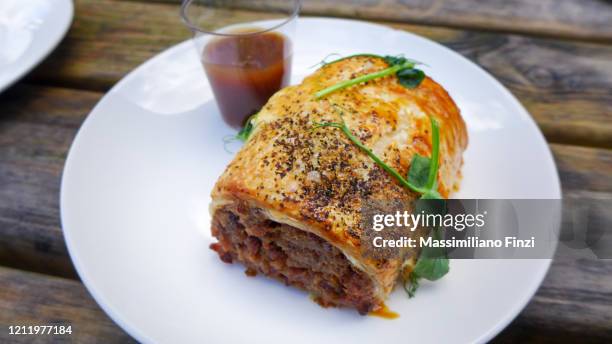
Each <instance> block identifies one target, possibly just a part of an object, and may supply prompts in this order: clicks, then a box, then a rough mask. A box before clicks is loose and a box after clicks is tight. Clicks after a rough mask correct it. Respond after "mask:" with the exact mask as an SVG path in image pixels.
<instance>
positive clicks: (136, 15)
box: [28, 0, 612, 148]
mask: <svg viewBox="0 0 612 344" xmlns="http://www.w3.org/2000/svg"><path fill="white" fill-rule="evenodd" d="M76 8H77V13H76V19H75V22H74V25H73V27H72V29H71V30H70V32H69V34H68V37H67V38H66V39H65V40H64V42H63V43H62V44H61V46H60V49H58V50H57V51H56V52H55V53H53V54H52V56H51V57H50V58H49V59H47V61H46V62H45V63H43V64H42V65H41V66H40V67H39V68H37V69H36V71H35V72H34V73H33V74H32V75H31V76H30V77H29V79H28V80H29V81H30V82H35V83H41V84H46V85H53V86H64V87H73V88H85V89H92V90H97V91H104V90H107V89H108V88H109V87H110V86H112V85H113V84H114V83H115V82H117V81H118V80H119V79H120V78H122V77H123V76H124V75H125V74H126V73H127V72H129V71H130V70H132V69H133V68H135V67H136V66H137V65H139V64H140V63H142V62H143V61H144V60H146V59H147V58H149V57H151V56H153V55H155V54H156V53H158V52H159V51H161V50H163V49H165V48H166V47H168V46H170V45H172V44H174V43H177V42H180V41H183V40H185V39H188V38H189V37H190V33H189V32H188V30H187V29H186V28H184V27H183V24H182V23H181V22H180V20H179V18H178V13H177V11H178V7H177V6H176V5H168V4H146V3H134V2H113V1H109V0H77V6H76ZM263 15H264V14H262V13H259V12H249V11H231V12H227V13H225V14H222V15H219V16H217V17H216V20H218V21H219V23H229V22H235V21H249V20H256V19H260V18H262V16H263ZM128 18H129V19H128ZM390 25H392V26H394V27H396V28H399V29H403V30H407V31H411V32H414V33H417V34H419V35H423V36H425V37H429V38H431V39H433V40H435V41H438V42H440V43H442V44H444V45H446V46H448V47H450V48H452V49H454V50H456V51H458V52H459V53H461V54H463V55H464V56H466V57H468V58H469V59H471V60H472V61H475V62H476V63H478V64H479V65H481V66H483V67H484V68H485V69H487V70H488V71H489V72H490V73H491V74H493V75H494V76H496V77H497V78H498V79H499V80H500V81H501V82H502V83H503V84H505V85H506V86H507V87H508V88H509V89H510V90H511V91H512V92H513V93H514V94H515V95H516V96H517V97H518V98H519V99H520V101H521V102H522V103H523V104H524V105H525V106H526V108H527V109H528V110H529V111H530V113H531V114H532V115H533V116H534V118H535V119H536V121H537V122H538V124H539V125H540V127H541V128H542V130H543V132H544V134H545V136H546V138H547V139H548V140H549V141H551V142H559V143H569V144H575V145H590V146H598V147H607V148H611V147H612V121H610V119H611V118H612V92H609V90H612V46H605V45H598V44H587V43H577V42H565V41H557V40H552V39H539V38H531V37H524V36H516V35H502V34H490V33H481V32H472V31H460V30H451V29H442V28H432V27H424V26H412V25H402V24H393V23H391V24H390ZM322 39H324V38H322Z"/></svg>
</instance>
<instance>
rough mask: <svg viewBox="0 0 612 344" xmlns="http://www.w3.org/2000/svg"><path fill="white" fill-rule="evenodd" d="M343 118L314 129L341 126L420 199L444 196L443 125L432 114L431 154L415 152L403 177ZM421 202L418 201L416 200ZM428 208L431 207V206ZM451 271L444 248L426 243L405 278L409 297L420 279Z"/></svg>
mask: <svg viewBox="0 0 612 344" xmlns="http://www.w3.org/2000/svg"><path fill="white" fill-rule="evenodd" d="M340 119H341V122H315V123H314V126H313V130H316V129H318V128H323V127H333V128H338V129H340V130H342V132H343V133H344V135H346V137H347V138H348V139H349V140H350V141H351V142H352V143H353V144H354V145H355V146H357V147H358V148H359V149H361V150H362V151H363V152H365V153H366V154H367V155H368V156H369V157H370V158H371V159H372V160H374V162H376V164H378V165H379V166H380V167H381V168H382V169H384V170H385V171H387V172H388V173H389V174H390V175H392V176H393V177H394V178H395V179H396V180H397V181H398V182H399V183H400V184H401V185H402V186H404V187H406V188H407V189H409V190H411V191H414V192H417V193H420V194H421V197H420V199H421V200H442V201H443V198H442V196H441V195H440V194H439V193H438V191H437V188H438V183H437V175H438V169H439V158H440V157H439V156H440V126H439V124H438V121H437V120H436V119H435V118H433V117H431V116H430V117H429V119H430V122H431V142H432V149H431V157H429V158H428V157H424V156H421V155H419V154H415V155H414V156H413V158H412V162H411V164H410V169H409V171H408V175H407V178H404V177H403V176H402V175H401V174H400V173H399V172H398V171H397V170H395V169H394V168H393V167H391V166H389V165H388V164H386V163H385V162H384V161H382V159H380V158H379V157H378V156H377V155H376V154H374V152H372V150H371V149H369V148H368V147H367V146H365V145H364V144H363V143H362V142H361V141H360V140H359V139H358V138H357V137H356V136H355V135H353V133H352V132H351V130H350V128H349V127H348V126H347V125H346V122H345V121H344V118H343V117H342V112H340ZM417 205H418V203H417ZM428 211H431V209H429V210H428ZM432 235H433V239H434V240H440V237H441V232H440V229H439V228H435V229H433V231H432ZM448 271H449V261H448V256H447V254H446V251H445V250H444V248H439V247H424V248H423V249H422V250H421V254H420V256H419V259H418V260H417V263H416V265H415V267H414V269H413V270H412V272H411V273H410V276H409V277H408V278H407V279H406V281H404V288H405V290H406V292H407V293H408V296H409V297H413V296H414V294H415V293H416V290H417V289H418V287H419V280H420V279H422V278H424V279H427V280H429V281H436V280H438V279H440V278H442V277H443V276H444V275H446V274H447V273H448Z"/></svg>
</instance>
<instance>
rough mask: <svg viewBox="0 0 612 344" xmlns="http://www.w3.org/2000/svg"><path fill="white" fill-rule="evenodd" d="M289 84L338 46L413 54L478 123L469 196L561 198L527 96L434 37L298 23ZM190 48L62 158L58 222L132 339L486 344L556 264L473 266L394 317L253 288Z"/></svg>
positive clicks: (209, 105)
mask: <svg viewBox="0 0 612 344" xmlns="http://www.w3.org/2000/svg"><path fill="white" fill-rule="evenodd" d="M298 28H299V29H298V33H297V40H296V42H297V45H296V53H295V57H294V72H295V73H294V74H295V78H294V79H293V82H297V81H299V80H300V79H301V78H302V77H303V76H304V75H306V74H308V73H310V72H311V71H312V69H309V68H308V66H312V65H313V64H315V63H317V62H318V61H320V60H321V59H322V58H323V57H325V56H326V55H328V54H329V53H331V52H336V53H340V54H349V53H358V52H373V53H378V54H398V53H405V54H406V56H409V57H411V58H414V59H417V60H420V61H425V62H426V63H427V64H428V67H426V68H425V69H426V72H427V73H428V74H429V75H431V76H432V77H433V78H434V79H436V80H438V81H439V82H441V83H442V85H444V86H445V87H446V88H447V89H448V90H449V92H450V94H451V95H452V96H453V98H454V99H455V100H456V101H457V103H458V105H459V107H460V108H461V110H462V112H463V115H464V118H465V120H466V122H467V124H468V130H469V136H470V144H469V149H468V150H467V152H466V153H465V167H464V180H463V186H462V190H461V192H460V194H458V195H456V196H457V197H464V198H560V188H559V179H558V176H557V171H556V168H555V164H554V162H553V159H552V157H551V154H550V151H549V149H548V146H547V144H546V142H545V141H544V138H543V136H542V134H541V133H540V131H538V128H537V127H536V125H535V124H534V122H533V120H532V119H531V117H530V116H529V114H528V113H527V112H526V111H525V109H524V108H523V107H522V106H521V105H520V104H519V103H518V102H517V100H516V99H515V98H514V97H513V96H512V95H511V94H510V93H509V92H508V91H507V90H506V89H505V88H504V87H503V86H502V85H501V84H499V82H497V81H496V80H495V79H493V78H492V77H491V76H490V75H489V74H487V73H486V72H484V71H483V70H482V69H480V68H479V67H477V66H476V65H475V64H473V63H471V62H470V61H468V60H466V59H465V58H463V57H461V56H460V55H458V54H456V53H454V52H452V51H451V50H449V49H447V48H444V47H443V46H441V45H438V44H436V43H434V42H432V41H429V40H427V39H424V38H421V37H418V36H415V35H412V34H409V33H406V32H400V31H395V30H392V29H390V28H387V27H383V26H378V25H373V24H367V23H363V22H357V21H349V20H337V19H317V18H309V19H300V21H299V23H298ZM231 133H233V132H232V130H230V129H229V128H228V127H227V126H225V125H224V124H223V122H222V121H221V119H220V117H219V114H218V110H217V109H216V106H215V105H214V101H213V98H212V95H211V91H210V89H209V86H208V84H207V82H206V81H205V78H204V74H203V72H202V68H201V66H200V64H199V62H198V59H197V56H196V53H195V50H194V48H193V45H192V43H191V42H184V43H181V44H179V45H177V46H175V47H173V48H171V49H168V50H167V51H165V52H164V53H162V54H160V55H158V56H156V57H155V58H153V59H151V60H149V61H148V62H146V63H145V64H144V65H142V66H141V67H139V68H138V69H136V70H135V71H134V72H132V73H130V75H128V76H127V77H126V78H125V79H123V80H122V81H121V82H120V83H119V84H117V85H116V86H115V87H114V88H113V89H112V90H111V91H110V92H109V93H108V94H107V95H106V96H105V97H104V98H103V99H102V100H101V101H100V103H99V104H98V105H97V106H96V108H95V109H94V110H93V111H92V113H91V114H90V115H89V117H88V118H87V120H86V121H85V123H84V124H83V127H82V128H81V130H80V131H79V134H78V135H77V137H76V139H75V141H74V143H73V145H72V148H71V150H70V154H69V156H68V159H67V162H66V167H65V169H64V176H63V180H62V190H61V213H62V224H63V228H64V234H65V237H66V242H67V245H68V248H69V250H70V254H71V256H72V259H73V261H74V264H75V265H76V268H77V270H78V272H79V275H80V276H81V278H82V280H83V282H84V283H85V285H86V286H87V287H88V289H89V291H90V292H91V293H92V295H93V296H94V298H95V299H96V300H97V301H98V303H99V304H100V305H101V306H102V308H104V310H105V311H106V312H108V314H109V315H110V316H111V317H112V318H113V319H114V320H115V321H116V322H117V323H118V324H119V325H121V326H122V327H123V328H124V329H126V330H127V331H128V332H129V333H130V334H131V335H133V336H134V337H136V338H137V339H139V340H141V341H145V342H158V343H195V342H199V343H201V342H207V343H221V342H223V343H233V342H246V341H252V342H266V343H276V342H283V343H284V342H287V341H289V342H291V343H319V342H323V343H325V342H332V341H333V342H336V343H380V342H386V343H390V342H392V341H398V342H399V341H402V342H405V341H411V342H417V343H434V342H447V341H453V342H482V341H485V340H488V339H490V338H492V337H493V336H494V335H495V334H497V333H498V332H499V331H500V330H501V329H502V328H503V327H504V326H506V325H507V324H508V323H509V322H510V321H511V320H512V319H513V318H514V317H515V316H516V315H517V314H518V312H519V311H520V310H521V309H522V308H523V307H524V306H525V304H526V303H527V302H528V301H529V299H530V298H531V296H532V295H533V294H534V292H535V291H536V289H537V288H538V286H539V284H540V282H541V281H542V278H543V277H544V275H545V273H546V271H547V269H548V266H549V264H550V261H549V260H503V261H501V260H463V261H453V262H451V272H450V274H449V275H448V276H447V277H445V278H444V279H443V280H441V281H439V282H436V283H425V284H424V285H423V286H422V287H421V289H420V290H419V291H418V295H417V297H416V298H413V299H408V298H407V297H406V296H405V294H404V292H403V291H402V290H401V288H400V289H396V290H395V292H394V293H393V294H392V295H391V298H390V300H389V301H388V305H389V306H390V308H391V309H393V310H395V311H397V312H399V313H400V314H401V317H400V318H399V319H397V320H383V319H380V318H375V317H362V316H359V315H358V314H357V312H355V311H354V310H338V309H323V308H321V307H319V306H318V305H316V304H315V303H314V302H312V301H311V300H310V299H309V298H308V296H307V295H306V293H304V292H301V291H297V290H296V289H293V288H288V287H285V286H284V285H282V284H281V283H278V282H276V281H271V280H268V279H266V278H263V277H257V278H247V277H245V275H244V273H243V271H244V269H243V268H242V267H241V266H240V265H237V264H234V265H231V266H230V265H227V264H223V263H221V262H220V260H219V258H218V257H217V256H216V255H215V254H214V252H212V251H211V250H210V249H209V248H208V245H209V244H210V243H211V242H212V238H211V235H210V233H209V230H210V229H209V226H210V218H209V215H208V204H209V201H210V196H209V194H210V191H211V187H212V186H213V183H214V182H215V180H216V179H217V177H218V176H219V175H220V174H221V173H222V171H223V169H224V167H225V165H226V164H227V163H228V162H229V161H230V159H231V158H232V155H231V154H229V153H227V152H225V151H224V150H223V143H222V139H223V138H224V137H225V136H226V135H228V134H231Z"/></svg>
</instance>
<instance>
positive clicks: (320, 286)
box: [211, 204, 377, 314]
mask: <svg viewBox="0 0 612 344" xmlns="http://www.w3.org/2000/svg"><path fill="white" fill-rule="evenodd" d="M212 222H213V225H212V233H213V235H214V236H215V237H216V238H217V239H218V241H219V242H218V243H215V244H212V245H211V249H213V250H215V251H216V252H217V253H218V254H219V258H221V260H222V261H224V262H226V263H232V262H234V261H238V262H241V263H242V264H244V265H245V266H246V267H247V271H246V273H247V275H254V274H256V273H262V274H264V275H267V276H270V277H274V278H276V279H279V280H281V281H283V282H284V283H285V284H287V285H292V286H296V287H299V288H302V289H304V290H307V291H309V292H310V293H311V294H312V295H313V296H314V299H315V300H316V301H317V302H318V303H319V304H320V305H322V306H324V307H327V306H339V307H342V306H346V307H353V308H356V309H357V310H358V311H359V313H360V314H367V313H368V312H370V311H372V310H373V309H374V308H375V306H376V305H377V303H376V300H375V298H374V287H373V285H372V282H371V280H370V279H369V278H368V277H367V276H366V275H365V274H364V273H363V272H361V271H360V270H357V269H355V268H353V266H352V264H351V263H350V262H349V261H348V259H347V258H346V257H345V256H344V254H342V252H341V251H340V250H339V249H337V248H336V247H334V246H332V245H331V244H329V243H328V242H326V241H325V240H323V239H322V238H320V237H319V236H317V235H315V234H312V233H309V232H306V231H303V230H301V229H298V228H295V227H292V226H289V225H286V224H281V223H278V222H274V221H271V220H269V219H267V218H266V216H265V215H264V214H263V212H262V211H261V210H259V209H256V208H249V207H246V206H245V205H244V204H238V205H231V206H225V207H223V208H221V209H218V210H217V211H216V212H215V214H214V217H213V221H212Z"/></svg>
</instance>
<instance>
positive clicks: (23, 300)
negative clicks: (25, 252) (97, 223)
mask: <svg viewBox="0 0 612 344" xmlns="http://www.w3.org/2000/svg"><path fill="white" fill-rule="evenodd" d="M11 325H26V326H27V325H58V326H60V325H71V326H72V334H71V335H9V330H8V326H11ZM0 343H134V340H132V339H131V338H130V337H129V336H128V335H127V334H126V333H124V332H123V331H122V330H121V329H120V328H119V327H117V325H115V323H113V322H112V320H110V319H109V318H108V317H107V316H106V314H104V312H102V310H101V309H100V308H99V307H98V305H97V304H96V303H95V302H94V301H93V299H92V298H91V296H90V295H89V293H88V292H87V291H86V290H85V288H84V287H83V285H82V284H81V283H79V282H77V281H72V280H66V279H63V278H57V277H50V276H46V275H39V274H35V273H30V272H24V271H20V270H13V269H8V268H4V267H0Z"/></svg>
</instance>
